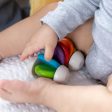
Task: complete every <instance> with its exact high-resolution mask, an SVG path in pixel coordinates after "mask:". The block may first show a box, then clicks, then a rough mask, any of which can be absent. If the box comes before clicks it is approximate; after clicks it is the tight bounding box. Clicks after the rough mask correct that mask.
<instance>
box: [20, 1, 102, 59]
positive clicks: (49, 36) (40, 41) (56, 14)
mask: <svg viewBox="0 0 112 112" xmlns="http://www.w3.org/2000/svg"><path fill="white" fill-rule="evenodd" d="M99 1H100V0H97V1H92V0H71V1H69V0H65V1H64V2H61V3H59V5H58V7H57V8H56V10H55V11H53V12H50V13H48V15H46V16H45V17H44V18H42V22H43V23H45V24H43V25H42V27H41V28H40V30H38V31H37V32H36V33H35V35H33V37H32V39H31V41H30V42H29V43H28V45H27V46H26V48H25V50H24V51H23V53H22V55H21V59H22V60H24V59H25V58H27V57H28V56H30V55H32V54H34V53H35V52H38V51H39V50H40V49H45V58H46V59H47V60H49V59H51V58H52V55H53V51H54V48H55V47H56V44H57V40H56V36H58V37H59V38H63V37H65V36H66V35H67V34H68V33H70V32H72V31H73V30H74V29H75V28H76V27H78V26H79V25H81V24H83V23H84V22H85V21H86V20H88V19H89V18H91V17H92V16H93V15H94V12H95V10H96V9H97V8H98V6H99ZM55 41H56V42H55Z"/></svg>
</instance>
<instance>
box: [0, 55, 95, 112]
mask: <svg viewBox="0 0 112 112" xmlns="http://www.w3.org/2000/svg"><path fill="white" fill-rule="evenodd" d="M33 61H34V59H33V58H30V59H28V60H26V61H24V62H21V61H20V60H19V58H18V57H12V58H7V59H4V60H3V61H2V62H1V63H0V80H1V79H9V80H13V79H18V80H26V81H30V80H35V79H34V77H33V76H32V74H31V72H29V71H30V70H29V65H30V66H31V65H32V62H33ZM68 84H75V85H76V84H85V85H86V84H87V85H88V84H96V82H95V81H94V80H92V79H91V78H89V75H88V74H87V72H86V71H85V70H81V71H79V72H71V78H70V80H69V82H68ZM0 112H54V111H53V110H51V109H49V108H47V107H45V106H42V105H33V104H12V103H10V102H8V101H5V100H3V99H0Z"/></svg>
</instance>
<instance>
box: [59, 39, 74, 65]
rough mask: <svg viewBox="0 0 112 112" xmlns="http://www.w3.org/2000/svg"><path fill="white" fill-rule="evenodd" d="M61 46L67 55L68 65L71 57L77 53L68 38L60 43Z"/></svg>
mask: <svg viewBox="0 0 112 112" xmlns="http://www.w3.org/2000/svg"><path fill="white" fill-rule="evenodd" d="M59 45H60V46H61V47H62V49H63V51H64V54H65V65H68V63H69V60H70V57H71V55H72V54H73V53H74V52H75V48H74V45H73V43H72V42H71V41H70V40H69V39H68V38H65V39H63V40H62V41H60V42H59Z"/></svg>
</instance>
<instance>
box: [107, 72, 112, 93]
mask: <svg viewBox="0 0 112 112" xmlns="http://www.w3.org/2000/svg"><path fill="white" fill-rule="evenodd" d="M107 88H108V89H109V91H111V92H112V74H111V75H110V76H109V78H108V82H107Z"/></svg>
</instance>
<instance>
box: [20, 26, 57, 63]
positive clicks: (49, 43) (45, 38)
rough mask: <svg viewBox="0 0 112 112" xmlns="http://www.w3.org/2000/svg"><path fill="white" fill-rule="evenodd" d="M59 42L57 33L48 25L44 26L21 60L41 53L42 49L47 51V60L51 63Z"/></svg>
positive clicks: (24, 51) (29, 43) (34, 36)
mask: <svg viewBox="0 0 112 112" xmlns="http://www.w3.org/2000/svg"><path fill="white" fill-rule="evenodd" d="M57 41H58V37H57V35H56V33H55V32H54V31H53V30H52V29H51V28H50V27H49V26H48V25H46V24H44V25H42V27H41V28H40V29H39V30H38V31H37V32H36V33H35V34H34V35H33V37H32V38H31V40H30V41H29V42H28V44H27V46H26V48H25V49H24V50H23V53H22V55H21V60H24V59H26V58H27V57H29V56H31V55H33V54H34V53H36V52H39V51H40V50H41V49H45V59H46V60H47V61H49V60H50V59H51V58H52V56H53V54H54V49H55V47H56V45H57Z"/></svg>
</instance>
